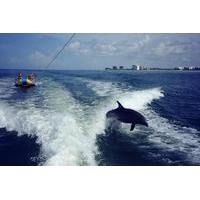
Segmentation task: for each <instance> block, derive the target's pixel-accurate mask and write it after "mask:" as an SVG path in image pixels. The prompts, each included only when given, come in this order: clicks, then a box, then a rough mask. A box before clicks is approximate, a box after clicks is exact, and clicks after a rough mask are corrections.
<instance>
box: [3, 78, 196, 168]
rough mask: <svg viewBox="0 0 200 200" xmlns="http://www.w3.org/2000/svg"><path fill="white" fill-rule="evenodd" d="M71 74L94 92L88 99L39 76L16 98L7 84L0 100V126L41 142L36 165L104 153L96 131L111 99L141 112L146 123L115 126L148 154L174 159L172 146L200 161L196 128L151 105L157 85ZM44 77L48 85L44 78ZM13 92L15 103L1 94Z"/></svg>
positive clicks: (88, 160)
mask: <svg viewBox="0 0 200 200" xmlns="http://www.w3.org/2000/svg"><path fill="white" fill-rule="evenodd" d="M74 79H75V80H74V81H75V82H76V81H80V82H81V84H82V85H83V86H84V87H85V89H87V90H90V91H92V92H93V93H94V95H93V97H91V96H90V98H92V101H89V102H90V103H88V104H86V103H82V102H81V101H80V99H79V98H78V94H77V95H74V94H73V92H72V89H71V88H70V89H69V88H67V86H66V85H65V84H62V83H60V82H57V81H55V80H52V79H50V78H46V79H44V80H43V81H42V82H41V84H40V85H38V87H37V92H34V90H33V91H32V93H31V94H32V95H29V97H27V96H28V95H25V96H26V98H24V99H23V100H22V99H21V97H19V99H17V94H16V93H18V92H19V91H17V90H16V89H12V90H11V91H10V92H8V93H7V96H6V98H5V100H3V99H2V101H1V103H0V116H1V118H0V127H1V128H4V127H5V128H6V129H7V130H8V131H13V130H14V131H17V133H18V135H19V136H20V135H24V134H27V135H29V136H37V142H38V143H39V144H40V145H41V151H40V155H39V157H40V159H39V160H40V163H39V164H40V165H98V164H99V160H98V159H96V157H97V155H98V156H100V157H101V156H105V155H102V154H101V148H100V147H99V145H98V143H97V137H98V136H99V135H106V134H108V133H107V132H105V127H106V124H105V113H106V112H107V111H108V110H111V109H114V108H115V107H117V105H116V101H117V100H119V101H120V102H121V103H122V104H123V105H124V106H125V107H130V108H132V109H135V110H138V111H140V112H141V113H142V114H143V115H144V116H145V117H146V118H147V121H148V124H149V128H148V129H147V128H144V127H140V126H136V128H135V130H134V133H131V132H130V131H129V129H130V127H129V126H128V125H126V124H122V127H121V129H119V130H118V132H119V133H120V134H125V135H127V136H128V137H129V139H130V142H131V143H132V144H133V145H137V146H138V148H140V149H142V150H143V151H145V152H146V154H147V156H148V157H151V158H155V159H158V158H159V159H161V160H163V161H164V162H166V163H168V164H174V163H175V162H176V161H174V160H173V159H171V157H170V156H169V155H170V153H171V152H178V153H180V154H182V155H183V154H184V156H185V160H186V161H188V162H192V163H193V164H200V159H199V158H200V147H199V146H198V143H199V142H200V141H199V139H198V137H197V136H196V135H197V134H198V132H197V130H195V129H191V128H184V127H179V126H177V125H174V124H171V123H170V122H169V121H168V120H167V119H165V118H162V117H160V116H159V114H158V113H156V112H155V111H154V110H153V109H152V107H151V103H152V102H153V101H156V100H158V99H160V98H162V97H164V92H163V91H162V89H161V88H152V89H146V90H138V91H135V90H133V89H131V88H128V87H124V86H122V85H119V84H116V83H114V82H104V81H102V82H101V81H94V80H90V79H84V78H77V79H76V78H74ZM4 82H5V81H4ZM49 82H51V86H49V84H46V83H49ZM0 88H4V89H5V87H3V86H0ZM15 95H16V98H15V104H14V103H13V102H12V103H11V101H8V99H7V98H9V97H10V98H11V99H13V96H15ZM85 95H86V96H85V98H87V94H85ZM0 97H1V98H2V97H3V91H0ZM141 136H144V137H143V140H141ZM144 139H145V141H146V142H145V141H144ZM152 149H153V150H152ZM158 149H159V151H158ZM166 152H167V153H168V154H166Z"/></svg>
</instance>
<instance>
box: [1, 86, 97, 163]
mask: <svg viewBox="0 0 200 200" xmlns="http://www.w3.org/2000/svg"><path fill="white" fill-rule="evenodd" d="M48 89H49V88H46V89H45V90H43V91H40V95H41V93H43V97H44V100H43V102H41V104H42V103H43V104H44V105H41V108H38V107H36V106H35V105H34V104H33V102H34V97H31V98H30V99H28V100H26V102H24V104H26V106H27V108H28V109H24V105H21V106H20V105H15V106H10V105H8V104H5V103H4V104H0V115H1V119H0V126H1V127H6V129H7V130H15V131H17V132H18V134H19V135H22V134H29V135H37V136H38V142H39V143H40V144H41V145H42V156H43V157H45V158H46V162H45V163H44V164H45V165H95V164H96V163H95V159H94V156H95V153H94V151H95V150H96V149H95V145H94V143H95V139H94V138H93V137H90V136H89V135H88V134H87V133H86V132H85V130H84V128H83V126H82V120H83V113H82V112H81V107H80V106H79V105H78V104H76V102H75V100H74V99H73V98H72V97H71V95H70V93H69V92H67V91H66V90H64V89H63V88H61V87H59V86H58V85H56V84H55V83H54V87H52V88H51V91H50V90H48ZM42 106H44V107H42Z"/></svg>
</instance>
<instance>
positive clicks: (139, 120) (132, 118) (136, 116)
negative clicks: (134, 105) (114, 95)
mask: <svg viewBox="0 0 200 200" xmlns="http://www.w3.org/2000/svg"><path fill="white" fill-rule="evenodd" d="M117 103H118V108H116V109H114V110H110V111H108V112H107V113H106V117H107V118H114V119H117V120H118V121H120V122H123V123H131V129H130V131H132V130H133V129H134V128H135V125H136V124H141V125H144V126H147V127H148V123H147V121H146V119H145V117H144V116H143V115H142V114H140V113H139V112H137V111H135V110H132V109H128V108H124V107H123V106H122V104H121V103H120V102H119V101H117Z"/></svg>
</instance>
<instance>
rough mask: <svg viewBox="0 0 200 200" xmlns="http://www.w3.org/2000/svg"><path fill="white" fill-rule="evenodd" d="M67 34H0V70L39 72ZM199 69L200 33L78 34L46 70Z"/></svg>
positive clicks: (58, 48) (67, 36)
mask: <svg viewBox="0 0 200 200" xmlns="http://www.w3.org/2000/svg"><path fill="white" fill-rule="evenodd" d="M70 35H71V34H48V33H43V34H0V68H4V69H9V68H12V69H14V68H23V69H29V68H31V69H35V68H36V69H42V68H44V67H45V66H46V65H47V63H48V62H49V61H50V60H51V59H52V57H53V56H54V55H55V54H56V53H57V51H58V50H60V48H61V47H62V46H63V44H64V43H65V42H66V40H67V39H68V38H69V37H70ZM132 64H141V65H145V66H150V67H175V66H182V65H184V66H185V65H193V66H200V34H148V33H146V34H139V33H133V34H128V33H124V34H118V33H110V34H106V33H99V34H93V33H91V34H89V33H88V34H84V33H78V34H76V36H75V37H74V38H73V40H72V41H71V44H70V45H69V47H68V48H66V49H65V50H64V51H63V52H62V54H61V55H59V57H58V58H57V59H56V61H55V62H54V63H52V65H51V66H50V67H49V69H104V68H105V67H110V66H113V65H124V66H126V67H129V66H131V65H132Z"/></svg>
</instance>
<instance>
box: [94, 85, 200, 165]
mask: <svg viewBox="0 0 200 200" xmlns="http://www.w3.org/2000/svg"><path fill="white" fill-rule="evenodd" d="M91 82H92V84H91V86H92V87H91V88H92V89H93V90H96V91H98V90H99V88H101V86H100V85H103V84H104V83H103V82H98V81H91ZM94 82H96V83H95V84H94ZM113 87H114V85H113V83H112V85H106V87H105V86H104V88H105V93H104V95H105V94H107V95H108V96H109V95H110V96H109V98H108V99H106V100H105V101H104V102H101V103H100V105H99V108H98V109H97V110H98V112H97V113H96V115H97V116H99V119H98V120H99V122H100V121H101V119H102V118H103V117H104V116H105V113H106V112H107V111H108V110H110V109H114V108H116V107H117V104H116V100H119V101H120V102H121V103H122V105H123V106H124V107H128V108H132V109H135V110H139V111H140V112H141V113H143V114H144V116H145V117H146V118H147V121H148V124H149V128H148V129H145V128H144V129H143V128H142V127H138V126H136V128H135V130H134V134H137V133H140V132H141V131H142V132H145V131H147V132H148V133H149V132H151V134H148V136H147V137H148V140H149V142H151V143H152V144H153V145H155V146H157V147H159V148H161V149H162V150H164V151H171V152H175V151H179V152H181V153H184V155H185V156H186V159H187V161H190V162H192V163H193V164H200V146H199V143H200V139H199V132H198V131H197V130H196V129H192V128H186V127H180V126H178V125H175V124H173V123H170V122H169V121H168V120H167V119H165V118H163V117H161V116H159V115H158V114H157V113H156V112H155V111H153V110H152V108H151V107H150V103H151V102H152V101H153V100H157V99H159V98H162V97H164V93H163V91H162V89H161V88H152V89H147V90H140V91H126V90H125V91H124V90H122V89H119V88H117V92H115V89H114V90H113ZM108 90H112V92H111V93H109V92H108ZM102 93H103V91H101V94H102ZM97 94H98V92H97ZM101 94H100V95H101ZM98 120H96V123H95V124H96V125H97V127H102V126H103V122H101V123H99V124H98V122H97V121H98ZM122 127H123V129H125V130H126V133H127V134H132V133H131V132H130V131H129V130H130V125H127V124H122ZM147 148H148V147H147ZM149 148H151V147H149ZM166 159H167V158H166ZM168 162H172V161H170V160H169V159H168Z"/></svg>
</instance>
